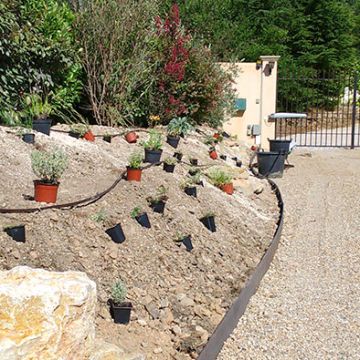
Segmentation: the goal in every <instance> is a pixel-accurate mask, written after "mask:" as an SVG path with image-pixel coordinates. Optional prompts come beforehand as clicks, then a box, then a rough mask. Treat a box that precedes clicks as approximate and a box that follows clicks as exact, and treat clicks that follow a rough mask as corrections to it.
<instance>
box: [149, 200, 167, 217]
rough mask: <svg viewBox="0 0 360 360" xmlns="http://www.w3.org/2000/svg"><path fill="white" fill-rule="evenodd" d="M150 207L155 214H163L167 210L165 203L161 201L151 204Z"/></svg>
mask: <svg viewBox="0 0 360 360" xmlns="http://www.w3.org/2000/svg"><path fill="white" fill-rule="evenodd" d="M150 207H151V208H152V209H153V211H154V212H156V213H159V214H163V213H164V210H165V201H159V202H157V203H151V204H150Z"/></svg>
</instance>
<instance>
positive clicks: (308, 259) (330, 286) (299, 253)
mask: <svg viewBox="0 0 360 360" xmlns="http://www.w3.org/2000/svg"><path fill="white" fill-rule="evenodd" d="M306 151H307V150H304V149H302V150H297V151H296V152H295V153H294V154H292V155H291V156H290V159H289V160H290V162H291V163H293V164H295V168H293V169H289V170H288V171H287V173H286V175H285V177H284V178H283V179H281V180H279V181H278V184H279V185H280V188H281V191H282V193H283V197H284V201H285V227H284V233H283V237H282V240H281V243H280V246H279V249H278V251H277V253H276V255H275V259H274V262H273V264H272V265H271V268H270V270H269V272H268V273H267V274H266V275H265V277H264V279H263V280H262V283H261V285H260V288H259V290H258V292H257V293H256V294H255V295H254V297H253V298H252V299H251V302H250V304H249V307H248V309H247V311H246V313H245V315H244V316H243V317H242V319H241V320H240V322H239V324H238V327H237V329H236V330H235V331H234V333H233V334H232V336H231V338H230V339H229V340H228V342H227V343H226V344H225V346H224V348H223V350H222V352H221V354H220V355H219V357H218V360H240V359H246V360H250V359H256V360H262V359H274V360H275V359H276V360H282V359H286V360H295V359H301V360H305V359H309V360H315V359H319V360H325V359H329V360H330V359H331V360H333V359H334V360H335V359H336V360H342V359H360V150H345V149H342V150H339V149H334V150H313V151H311V155H312V156H311V157H310V156H306V155H310V153H309V152H308V153H306Z"/></svg>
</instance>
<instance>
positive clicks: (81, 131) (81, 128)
mask: <svg viewBox="0 0 360 360" xmlns="http://www.w3.org/2000/svg"><path fill="white" fill-rule="evenodd" d="M88 131H89V126H88V125H87V124H72V125H71V126H70V136H73V135H77V136H79V137H84V135H85V134H86V133H87V132H88Z"/></svg>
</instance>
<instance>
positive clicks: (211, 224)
mask: <svg viewBox="0 0 360 360" xmlns="http://www.w3.org/2000/svg"><path fill="white" fill-rule="evenodd" d="M200 221H201V222H202V224H203V225H204V226H205V227H206V228H207V229H208V230H210V231H211V232H215V231H216V225H215V214H214V213H213V212H208V213H206V214H205V215H204V216H203V217H202V218H201V219H200Z"/></svg>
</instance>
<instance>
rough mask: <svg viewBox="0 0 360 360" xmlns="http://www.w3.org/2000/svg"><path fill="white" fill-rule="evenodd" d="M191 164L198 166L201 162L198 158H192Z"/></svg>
mask: <svg viewBox="0 0 360 360" xmlns="http://www.w3.org/2000/svg"><path fill="white" fill-rule="evenodd" d="M190 164H191V165H193V166H197V165H198V164H199V161H198V159H190Z"/></svg>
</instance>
